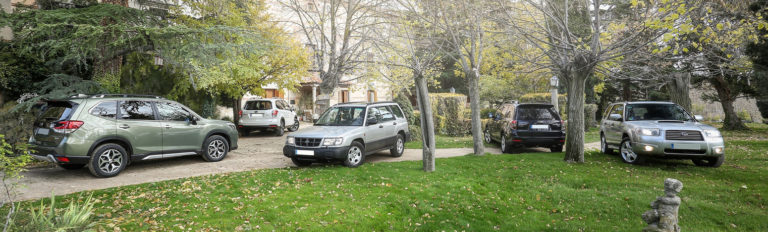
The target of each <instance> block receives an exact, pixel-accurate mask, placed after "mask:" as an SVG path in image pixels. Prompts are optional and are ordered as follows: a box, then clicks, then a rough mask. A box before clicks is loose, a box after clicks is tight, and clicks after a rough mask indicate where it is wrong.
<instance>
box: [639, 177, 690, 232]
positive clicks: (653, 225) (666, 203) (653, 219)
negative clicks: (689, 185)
mask: <svg viewBox="0 0 768 232" xmlns="http://www.w3.org/2000/svg"><path fill="white" fill-rule="evenodd" d="M681 190H683V183H682V182H680V181H679V180H676V179H672V178H667V179H666V180H664V196H660V197H657V198H656V200H655V201H652V202H651V210H648V211H645V213H643V215H642V217H643V221H645V223H648V226H646V227H645V228H643V231H644V232H680V226H678V224H677V211H678V209H679V208H680V197H678V196H677V194H678V193H680V191H681Z"/></svg>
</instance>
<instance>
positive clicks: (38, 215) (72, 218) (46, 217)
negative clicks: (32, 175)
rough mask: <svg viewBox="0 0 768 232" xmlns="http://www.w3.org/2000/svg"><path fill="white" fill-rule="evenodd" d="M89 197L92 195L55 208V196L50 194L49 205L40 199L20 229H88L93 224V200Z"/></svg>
mask: <svg viewBox="0 0 768 232" xmlns="http://www.w3.org/2000/svg"><path fill="white" fill-rule="evenodd" d="M91 199H92V196H88V198H86V199H85V201H83V203H82V204H79V203H77V202H76V201H72V202H70V203H69V206H67V207H66V208H64V209H61V210H56V197H55V196H51V203H50V206H48V207H46V205H45V204H44V201H40V208H39V209H38V210H35V209H34V208H33V209H31V210H32V212H30V221H29V224H27V225H25V226H24V227H22V228H21V229H22V231H86V230H90V229H91V228H92V227H93V226H94V225H95V223H93V222H91V216H93V201H91ZM46 208H47V210H46ZM57 211H58V212H57Z"/></svg>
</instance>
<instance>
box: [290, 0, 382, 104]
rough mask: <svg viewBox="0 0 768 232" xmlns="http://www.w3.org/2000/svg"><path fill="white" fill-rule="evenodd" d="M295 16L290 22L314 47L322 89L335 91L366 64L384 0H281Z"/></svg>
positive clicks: (324, 91)
mask: <svg viewBox="0 0 768 232" xmlns="http://www.w3.org/2000/svg"><path fill="white" fill-rule="evenodd" d="M280 2H281V3H282V5H283V6H285V7H287V8H288V9H290V10H291V11H292V12H293V13H294V14H295V18H294V19H292V20H289V22H288V23H291V24H294V25H296V26H298V27H299V28H300V31H301V34H303V35H304V39H306V42H307V43H308V44H309V45H310V46H312V47H313V48H312V49H313V50H314V53H315V54H314V56H313V57H314V62H313V63H314V67H313V68H312V70H311V71H317V72H319V76H320V79H321V80H322V83H321V84H320V92H321V93H323V94H330V93H333V90H334V89H335V88H336V87H338V85H339V83H340V82H341V81H342V78H343V77H344V75H349V74H353V73H354V72H355V71H357V70H358V69H359V68H360V66H361V65H362V64H364V63H366V62H367V61H366V58H367V56H368V52H369V50H370V49H371V47H372V46H371V43H370V40H371V39H372V38H374V37H375V36H377V35H376V34H374V27H375V26H376V25H377V24H379V23H380V21H381V17H380V15H379V13H380V12H381V11H380V10H379V8H380V7H382V5H383V4H384V3H385V2H386V1H384V0H281V1H280Z"/></svg>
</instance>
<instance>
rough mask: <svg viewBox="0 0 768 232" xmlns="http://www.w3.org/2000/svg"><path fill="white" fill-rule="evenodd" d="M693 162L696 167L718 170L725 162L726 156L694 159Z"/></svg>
mask: <svg viewBox="0 0 768 232" xmlns="http://www.w3.org/2000/svg"><path fill="white" fill-rule="evenodd" d="M692 161H693V164H696V166H701V167H713V168H717V167H720V166H721V165H723V162H725V155H721V156H718V157H712V158H701V159H693V160H692Z"/></svg>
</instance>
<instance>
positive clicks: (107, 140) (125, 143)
mask: <svg viewBox="0 0 768 232" xmlns="http://www.w3.org/2000/svg"><path fill="white" fill-rule="evenodd" d="M107 143H115V144H118V145H120V146H122V147H123V148H125V151H126V152H128V155H129V156H131V155H133V146H132V145H131V142H130V141H128V139H126V138H123V137H120V136H107V137H104V138H101V139H99V140H96V142H93V144H91V147H90V148H89V149H88V154H87V156H89V157H90V156H91V153H93V151H94V150H96V148H97V147H99V146H101V145H103V144H107Z"/></svg>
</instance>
